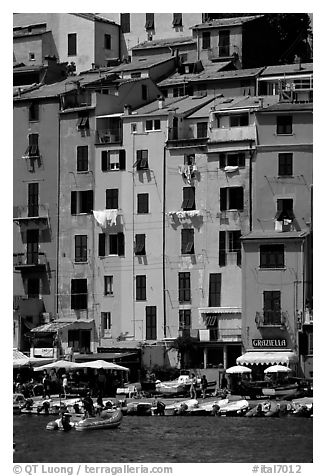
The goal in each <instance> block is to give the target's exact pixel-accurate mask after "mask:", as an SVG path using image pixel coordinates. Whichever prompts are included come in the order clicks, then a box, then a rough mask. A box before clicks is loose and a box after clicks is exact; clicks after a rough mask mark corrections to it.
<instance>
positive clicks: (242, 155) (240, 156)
mask: <svg viewBox="0 0 326 476" xmlns="http://www.w3.org/2000/svg"><path fill="white" fill-rule="evenodd" d="M238 165H239V167H244V166H245V165H246V154H245V153H244V152H239V154H238Z"/></svg>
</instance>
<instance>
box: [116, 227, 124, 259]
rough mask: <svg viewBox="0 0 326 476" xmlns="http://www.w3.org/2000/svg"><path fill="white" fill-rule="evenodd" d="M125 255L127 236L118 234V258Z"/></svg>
mask: <svg viewBox="0 0 326 476" xmlns="http://www.w3.org/2000/svg"><path fill="white" fill-rule="evenodd" d="M124 254H125V235H124V234H123V233H122V232H119V233H118V256H124Z"/></svg>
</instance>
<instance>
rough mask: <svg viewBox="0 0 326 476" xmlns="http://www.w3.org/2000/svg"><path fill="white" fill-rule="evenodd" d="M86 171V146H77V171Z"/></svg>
mask: <svg viewBox="0 0 326 476" xmlns="http://www.w3.org/2000/svg"><path fill="white" fill-rule="evenodd" d="M87 171H88V146H87V145H79V146H77V172H87Z"/></svg>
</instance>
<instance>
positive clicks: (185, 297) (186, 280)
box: [179, 272, 191, 302]
mask: <svg viewBox="0 0 326 476" xmlns="http://www.w3.org/2000/svg"><path fill="white" fill-rule="evenodd" d="M190 301H191V288H190V273H188V272H187V273H179V302H190Z"/></svg>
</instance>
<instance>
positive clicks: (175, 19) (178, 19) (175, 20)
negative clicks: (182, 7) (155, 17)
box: [172, 13, 182, 27]
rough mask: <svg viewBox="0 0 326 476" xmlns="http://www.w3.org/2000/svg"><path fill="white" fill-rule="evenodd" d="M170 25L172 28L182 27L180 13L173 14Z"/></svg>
mask: <svg viewBox="0 0 326 476" xmlns="http://www.w3.org/2000/svg"><path fill="white" fill-rule="evenodd" d="M172 25H173V26H174V27H176V26H182V13H173V21H172Z"/></svg>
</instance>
